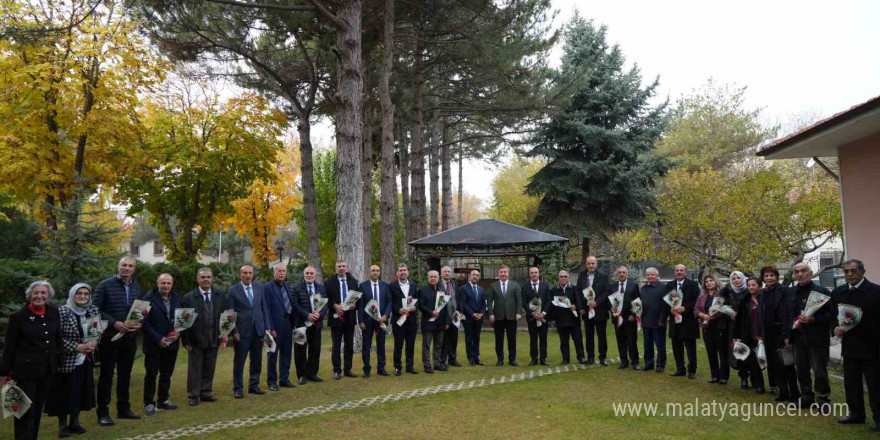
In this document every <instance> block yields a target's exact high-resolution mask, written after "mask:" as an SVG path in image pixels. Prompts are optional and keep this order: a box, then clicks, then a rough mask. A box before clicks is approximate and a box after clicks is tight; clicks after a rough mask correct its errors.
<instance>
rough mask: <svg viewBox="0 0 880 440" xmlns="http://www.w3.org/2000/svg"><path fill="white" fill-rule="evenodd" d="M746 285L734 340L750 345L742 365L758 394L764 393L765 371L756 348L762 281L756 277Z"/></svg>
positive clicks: (739, 308)
mask: <svg viewBox="0 0 880 440" xmlns="http://www.w3.org/2000/svg"><path fill="white" fill-rule="evenodd" d="M746 287H747V289H748V292H749V294H748V295H746V296H745V297H744V298H743V299H742V301H740V303H739V307H738V308H737V312H736V329H735V330H734V332H733V333H734V335H735V336H734V337H733V340H732V341H733V342H734V343H736V342H739V341H742V342H743V344H746V345H748V346H749V350H751V352H750V353H749V357H748V358H746V360H744V361H741V367H740V368H743V369H744V370H745V371H747V372H748V375H749V376H751V379H752V386H753V387H754V388H755V393H756V394H764V372H763V371H761V367H760V366H759V365H758V357H757V352H756V350H755V349H756V348H757V347H758V341H760V340H761V339H762V338H761V335H760V332H759V330H758V328H759V326H760V325H759V321H760V319H761V316H760V315H761V314H760V298H761V282H760V281H758V279H757V278H755V277H750V278H748V279H747V280H746Z"/></svg>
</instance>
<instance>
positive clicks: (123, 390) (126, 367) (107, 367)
mask: <svg viewBox="0 0 880 440" xmlns="http://www.w3.org/2000/svg"><path fill="white" fill-rule="evenodd" d="M98 350H99V351H100V358H101V370H100V376H99V377H98V410H97V412H98V417H99V418H100V417H101V416H103V415H109V414H110V410H109V409H108V407H109V406H110V391H111V389H112V388H113V372H114V370H115V371H116V411H117V412H125V411H130V410H131V403H130V402H129V401H128V388H129V385H130V384H131V367H132V365H134V355H135V354H136V353H137V342H136V341H135V338H134V337H132V336H126V337H123V338H122V339H120V340H118V341H116V342H111V341H110V338H109V337H105V338H103V339H102V340H101V346H100V347H99V348H98Z"/></svg>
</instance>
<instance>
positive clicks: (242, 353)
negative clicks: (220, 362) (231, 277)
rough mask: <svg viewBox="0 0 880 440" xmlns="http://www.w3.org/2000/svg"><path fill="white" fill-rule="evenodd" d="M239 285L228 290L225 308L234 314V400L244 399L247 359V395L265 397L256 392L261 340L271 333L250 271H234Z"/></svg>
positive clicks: (259, 288)
mask: <svg viewBox="0 0 880 440" xmlns="http://www.w3.org/2000/svg"><path fill="white" fill-rule="evenodd" d="M238 279H239V282H238V283H235V285H233V286H232V287H230V288H229V291H228V292H227V293H226V300H227V301H228V302H229V308H230V309H233V310H235V313H236V318H235V328H234V329H233V330H232V340H233V341H234V342H235V356H234V358H233V360H232V389H233V394H234V395H235V398H236V399H241V398H244V390H243V388H244V379H243V376H244V362H245V361H246V360H247V358H248V356H250V358H251V365H250V369H249V373H250V374H249V377H248V393H250V394H257V395H261V394H265V391H263V390H261V389H260V372H261V371H262V364H263V337H264V336H265V334H266V331H269V332H270V333H273V336H277V333H274V331H273V330H272V326H271V321H270V320H269V319H268V318H269V309H268V307H267V305H266V301H265V299H264V298H263V294H264V292H263V286H262V285H261V284H260V283H257V282H254V267H253V266H251V265H248V264H246V265H244V266H241V268H239V270H238Z"/></svg>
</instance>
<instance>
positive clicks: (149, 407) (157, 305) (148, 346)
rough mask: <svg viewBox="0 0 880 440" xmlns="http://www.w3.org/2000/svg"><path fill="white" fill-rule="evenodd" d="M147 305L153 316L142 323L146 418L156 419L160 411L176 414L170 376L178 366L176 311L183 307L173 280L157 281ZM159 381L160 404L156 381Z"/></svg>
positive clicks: (165, 276)
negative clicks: (171, 411) (155, 416)
mask: <svg viewBox="0 0 880 440" xmlns="http://www.w3.org/2000/svg"><path fill="white" fill-rule="evenodd" d="M144 301H149V302H150V306H151V308H150V311H151V313H149V314H147V317H146V318H145V319H144V322H143V330H144V340H143V344H142V345H143V350H144V369H145V370H146V374H145V375H144V414H146V415H148V416H152V415H155V414H156V413H157V412H158V411H159V410H160V409H161V410H175V409H177V405H174V404H173V403H171V400H170V397H171V375H173V374H174V365H175V364H176V363H177V352H178V351H179V349H180V343H179V342H178V341H177V339H178V338H179V337H180V333H175V334H174V335H171V331H172V330H174V311H175V310H177V308H179V307H180V295H179V294H178V293H177V292H176V291H175V290H174V278H172V277H171V274H168V273H163V274H161V275H159V278H157V279H156V287H154V288H153V289H151V290H150V291H149V292H147V295H146V296H145V297H144ZM157 376H158V378H159V389H158V397H159V400H158V404H157V403H156V402H157V401H156V399H155V397H156V395H157V394H156V392H157V389H156V377H157Z"/></svg>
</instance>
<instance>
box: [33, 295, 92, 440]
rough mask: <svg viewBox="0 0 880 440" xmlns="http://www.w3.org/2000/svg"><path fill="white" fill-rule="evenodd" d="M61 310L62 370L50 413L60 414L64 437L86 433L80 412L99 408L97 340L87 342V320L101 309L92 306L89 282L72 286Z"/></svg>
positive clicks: (60, 433)
mask: <svg viewBox="0 0 880 440" xmlns="http://www.w3.org/2000/svg"><path fill="white" fill-rule="evenodd" d="M59 311H60V312H61V338H62V351H61V354H60V356H59V362H58V371H57V373H56V374H55V377H54V378H53V379H52V387H51V391H50V394H51V395H50V397H49V400H48V402H47V403H46V414H48V415H50V416H57V417H58V437H60V438H64V437H69V436H70V434H71V433H74V434H82V433H84V432H86V430H85V429H84V428H83V427H82V425H80V424H79V413H80V412H81V411H88V410H91V409H92V408H94V407H95V378H94V373H93V371H92V370H93V366H94V360H93V359H92V352H93V351H94V350H95V346H97V342H90V343H84V342H83V337H84V336H85V333H84V329H83V322H85V320H86V319H88V318H91V317H93V316H99V315H100V312H99V311H98V307H96V306H94V305H92V288H91V286H89V285H88V284H85V283H79V284H77V285H75V286H73V287H71V288H70V292H69V293H68V296H67V304H65V305H63V306H61V307H59Z"/></svg>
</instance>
